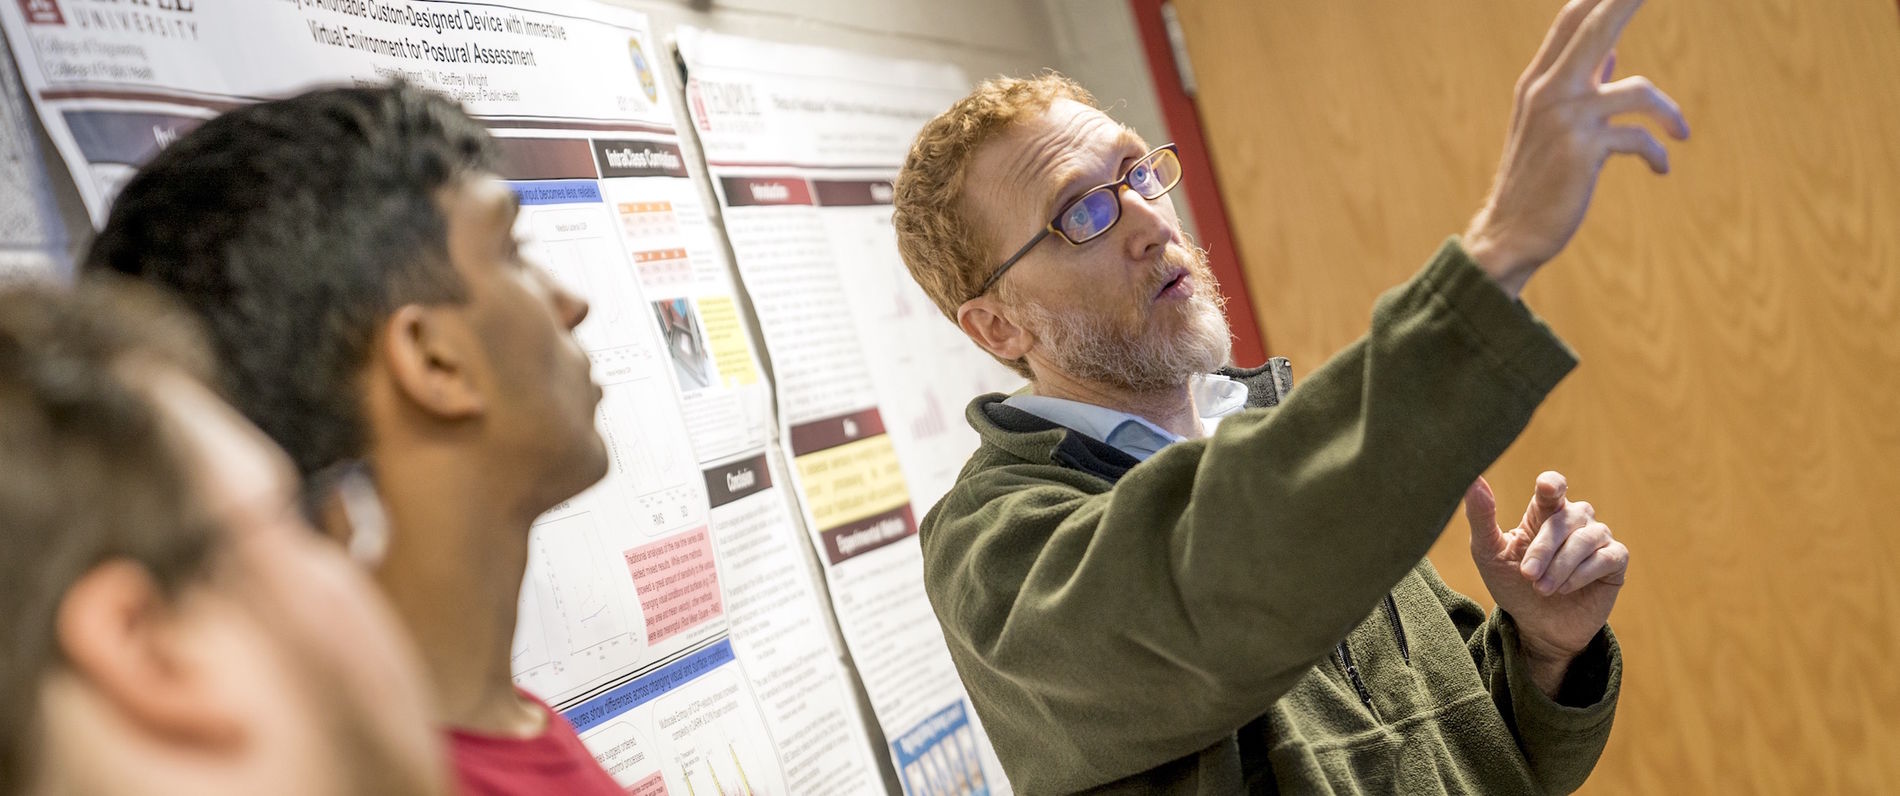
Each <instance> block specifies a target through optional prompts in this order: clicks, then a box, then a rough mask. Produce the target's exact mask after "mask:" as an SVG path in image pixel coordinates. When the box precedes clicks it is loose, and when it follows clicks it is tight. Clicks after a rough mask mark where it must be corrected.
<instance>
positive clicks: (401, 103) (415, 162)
mask: <svg viewBox="0 0 1900 796" xmlns="http://www.w3.org/2000/svg"><path fill="white" fill-rule="evenodd" d="M495 157H496V155H495V144H494V142H493V140H492V139H491V138H490V137H489V136H488V133H487V131H486V130H484V129H482V127H481V126H480V125H479V124H477V123H476V122H475V121H474V120H473V119H471V118H469V116H468V114H467V113H465V112H464V111H463V110H462V108H461V106H460V105H458V104H456V103H455V102H454V101H453V100H450V99H448V98H447V97H444V96H442V95H440V94H436V93H433V92H430V91H425V90H423V89H420V88H416V87H413V86H410V85H407V84H403V83H395V84H392V85H388V86H381V87H359V88H330V89H320V90H317V91H312V92H309V93H307V94H303V95H300V96H297V97H293V98H291V99H286V100H278V101H274V102H264V103H259V104H257V105H250V106H246V107H243V108H239V109H237V110H234V111H231V112H229V113H226V114H224V115H222V116H219V117H217V118H215V119H212V120H211V121H208V122H206V123H205V124H204V125H203V126H201V127H199V128H198V129H196V130H193V131H192V132H191V133H189V134H187V135H185V136H184V137H183V138H180V139H179V140H178V141H177V142H175V143H173V144H172V145H171V146H170V147H167V148H166V149H165V150H164V151H163V152H160V153H159V155H158V156H157V157H156V158H154V159H153V160H152V162H151V163H149V164H148V165H146V166H145V167H144V168H143V169H142V170H140V172H139V174H138V176H136V177H134V178H133V179H132V181H131V182H130V183H129V184H127V185H126V187H125V190H124V191H123V192H121V193H120V194H119V197H118V200H117V203H116V204H115V205H114V206H113V208H112V215H111V217H110V218H109V219H108V220H107V222H106V227H105V229H104V230H103V231H101V232H100V233H99V237H98V238H97V239H96V240H95V241H94V243H93V246H92V250H91V252H90V254H89V255H88V256H87V267H88V268H94V269H99V268H104V269H112V270H115V271H119V272H122V273H126V274H131V275H134V276H138V277H140V278H142V279H145V280H148V281H151V282H155V283H158V284H162V285H164V286H166V287H168V288H171V289H172V290H174V291H176V292H177V293H178V294H180V296H181V297H182V298H183V299H184V301H185V302H186V303H187V304H188V305H189V306H190V307H191V308H192V309H193V310H195V311H197V312H198V313H199V314H200V315H202V316H204V318H205V319H206V322H207V324H208V326H209V328H210V332H211V336H212V340H213V344H214V346H215V347H216V349H217V351H218V354H219V357H220V358H221V359H222V360H223V363H224V371H225V377H226V383H225V385H224V387H225V390H224V392H225V393H226V395H227V396H228V397H229V398H230V399H231V402H232V403H233V404H234V405H236V406H237V408H238V409H239V411H241V412H243V413H244V414H245V415H248V416H249V417H250V419H251V420H252V421H253V422H255V423H257V425H258V426H259V427H260V428H262V429H263V430H264V432H265V433H266V434H268V435H270V436H271V437H272V438H273V439H275V440H276V441H277V443H278V444H279V445H282V446H283V447H284V449H285V450H286V451H287V452H288V453H289V454H290V457H291V459H292V460H293V461H294V462H296V465H297V469H298V471H299V472H300V473H302V474H303V475H304V476H306V477H308V476H309V475H311V474H312V473H315V472H317V471H318V470H321V469H322V468H324V467H326V466H329V465H331V464H334V463H336V462H339V461H342V460H345V459H351V458H356V457H359V456H361V455H362V454H363V453H364V452H365V448H366V446H367V444H368V432H367V429H366V428H365V421H364V418H363V409H362V395H361V390H360V389H359V385H358V377H359V374H360V373H361V371H362V368H363V366H364V364H365V363H366V362H367V361H368V357H369V348H370V343H371V341H372V340H373V339H374V337H375V335H376V331H377V328H378V327H379V326H380V325H381V324H382V323H383V322H384V321H385V320H387V319H388V317H389V315H390V314H391V313H392V312H394V311H395V310H396V309H397V308H399V307H401V306H403V305H405V304H412V303H425V304H426V303H446V302H458V301H461V300H463V299H464V297H465V296H464V286H463V284H462V282H461V280H460V278H459V277H458V276H457V275H456V273H455V270H454V267H453V266H452V265H451V264H450V263H449V260H448V250H447V246H448V243H447V222H446V220H445V219H444V218H443V215H442V211H441V209H440V207H439V205H438V204H437V197H436V193H437V192H438V191H439V190H440V189H441V188H443V187H444V186H446V185H448V184H450V183H451V182H452V181H454V180H457V179H459V178H461V177H463V176H465V175H467V174H470V173H476V172H481V171H492V170H493V167H492V164H493V162H494V160H495Z"/></svg>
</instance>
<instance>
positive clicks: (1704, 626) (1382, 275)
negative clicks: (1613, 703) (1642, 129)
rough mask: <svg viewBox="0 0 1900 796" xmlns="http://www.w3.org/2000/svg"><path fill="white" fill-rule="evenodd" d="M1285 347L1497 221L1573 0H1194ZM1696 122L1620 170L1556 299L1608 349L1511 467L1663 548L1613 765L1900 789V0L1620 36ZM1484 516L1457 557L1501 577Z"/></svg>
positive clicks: (1631, 64)
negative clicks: (1495, 206)
mask: <svg viewBox="0 0 1900 796" xmlns="http://www.w3.org/2000/svg"><path fill="white" fill-rule="evenodd" d="M1176 5H1177V6H1178V9H1179V13H1180V17H1181V20H1182V23H1183V25H1184V28H1185V31H1186V34H1187V42H1188V47H1189V52H1190V55H1191V56H1192V60H1193V63H1194V68H1195V71H1196V74H1197V77H1198V79H1199V82H1200V96H1199V101H1200V107H1201V112H1202V115H1203V117H1204V118H1203V121H1204V123H1205V125H1206V130H1207V137H1208V144H1209V147H1210V149H1211V152H1212V155H1213V159H1214V162H1215V168H1216V170H1217V171H1218V172H1219V180H1220V184H1221V187H1222V191H1223V193H1224V196H1225V199H1226V202H1227V206H1228V209H1229V212H1230V213H1231V214H1232V216H1233V218H1232V221H1233V227H1234V230H1235V232H1236V238H1237V245H1238V247H1239V252H1240V255H1241V258H1242V261H1243V263H1244V268H1245V272H1246V274H1247V277H1248V290H1249V292H1250V294H1251V295H1252V296H1253V300H1254V306H1255V308H1256V310H1257V312H1258V313H1259V317H1260V319H1261V323H1262V325H1263V327H1264V332H1265V336H1266V338H1267V339H1269V340H1271V341H1272V343H1273V347H1274V350H1273V351H1271V352H1270V353H1273V354H1279V355H1285V356H1289V357H1292V359H1293V361H1294V364H1295V368H1296V372H1298V371H1301V370H1305V371H1310V370H1311V369H1312V368H1313V367H1315V366H1317V365H1318V364H1319V363H1320V362H1321V361H1323V360H1324V359H1325V358H1326V357H1327V356H1329V355H1330V354H1331V353H1332V352H1334V351H1337V350H1338V349H1339V348H1340V347H1342V346H1343V345H1345V344H1346V343H1347V342H1349V341H1351V340H1352V339H1353V338H1355V337H1357V336H1358V335H1359V334H1361V333H1362V332H1363V331H1364V329H1365V324H1366V319H1367V311H1368V309H1369V307H1370V305H1371V302H1372V300H1373V298H1374V297H1375V296H1376V295H1377V294H1378V293H1379V292H1380V291H1381V290H1383V289H1384V288H1386V287H1387V286H1390V285H1392V284H1394V283H1396V282H1398V281H1400V280H1402V279H1404V278H1405V277H1406V276H1408V275H1409V274H1410V273H1412V272H1413V271H1414V270H1415V269H1416V268H1417V267H1418V266H1419V265H1420V264H1421V263H1422V262H1423V261H1424V259H1425V258H1426V257H1427V256H1428V255H1429V254H1430V252H1431V251H1432V249H1433V247H1434V246H1436V245H1437V244H1438V242H1439V241H1440V240H1442V239H1443V238H1444V236H1446V235H1448V234H1451V233H1454V232H1457V231H1460V230H1462V229H1463V228H1464V226H1465V223H1466V221H1467V220H1468V218H1469V216H1470V214H1471V213H1472V212H1473V211H1474V210H1475V209H1476V208H1477V206H1478V204H1479V202H1480V200H1481V199H1482V197H1483V194H1484V191H1485V189H1486V188H1487V187H1488V186H1489V183H1490V179H1491V175H1492V173H1493V171H1494V169H1495V166H1496V160H1497V157H1498V154H1499V151H1500V150H1501V148H1502V144H1503V140H1504V125H1505V120H1506V116H1507V113H1508V110H1509V107H1510V94H1511V87H1512V83H1513V81H1514V80H1515V79H1516V76H1517V74H1518V72H1519V71H1520V70H1521V69H1522V68H1523V66H1524V64H1526V63H1527V62H1528V61H1529V60H1530V57H1531V55H1532V54H1533V53H1534V52H1535V50H1536V48H1537V44H1538V42H1539V41H1540V40H1541V38H1542V36H1543V31H1544V29H1545V28H1546V26H1547V25H1548V24H1549V22H1550V20H1551V19H1552V18H1553V17H1554V15H1555V13H1556V10H1557V8H1558V6H1559V5H1560V3H1558V2H1556V0H1537V1H1536V2H1525V1H1524V0H1465V1H1464V2H1457V3H1390V2H1370V1H1369V0H1331V1H1330V2H1257V0H1176ZM1619 54H1620V63H1621V68H1620V69H1619V72H1620V73H1624V74H1628V73H1642V74H1646V75H1649V76H1651V77H1652V78H1653V79H1654V80H1656V82H1657V83H1658V84H1660V85H1661V86H1662V87H1663V88H1664V89H1665V90H1667V91H1669V92H1670V93H1671V94H1672V95H1673V96H1675V97H1676V99H1677V100H1679V101H1680V102H1681V104H1682V105H1683V107H1684V109H1685V111H1686V113H1687V114H1688V117H1689V120H1690V124H1691V126H1692V128H1693V130H1694V139H1693V140H1691V141H1690V142H1688V143H1687V144H1682V145H1675V144H1672V145H1671V150H1672V151H1671V157H1672V160H1673V165H1674V168H1675V173H1674V174H1673V175H1671V176H1669V177H1667V178H1661V179H1658V178H1655V177H1653V176H1651V175H1650V174H1649V173H1648V171H1647V170H1646V169H1645V168H1644V167H1643V166H1642V165H1641V164H1640V163H1639V162H1637V161H1633V160H1631V161H1625V162H1617V163H1613V164H1612V165H1611V166H1610V167H1609V168H1608V169H1607V170H1606V172H1605V175H1604V177H1603V181H1602V184H1601V186H1600V188H1599V190H1598V193H1597V198H1596V203H1595V206H1594V208H1593V209H1592V211H1591V215H1590V218H1589V220H1588V221H1587V222H1586V223H1585V226H1584V230H1583V232H1582V234H1581V235H1580V236H1579V237H1578V238H1577V240H1576V241H1575V242H1574V244H1573V245H1572V246H1571V247H1570V249H1569V250H1568V251H1567V252H1566V253H1565V254H1564V255H1562V256H1561V257H1560V258H1559V259H1558V260H1556V261H1555V262H1553V263H1551V264H1550V266H1549V267H1548V268H1547V269H1546V270H1545V271H1544V272H1543V273H1542V274H1540V275H1539V276H1538V277H1537V279H1536V280H1535V281H1534V282H1533V283H1532V285H1531V287H1530V289H1529V290H1528V291H1527V294H1526V300H1527V301H1528V302H1529V304H1530V305H1531V306H1532V307H1533V308H1535V309H1536V310H1537V311H1538V312H1539V313H1541V314H1542V315H1543V316H1544V317H1545V318H1547V319H1549V320H1550V322H1551V323H1552V324H1553V325H1554V326H1555V328H1556V329H1557V330H1558V332H1559V333H1560V334H1561V335H1563V336H1564V338H1565V339H1566V340H1568V341H1569V342H1570V343H1571V344H1572V345H1574V346H1575V347H1576V348H1577V349H1578V351H1579V352H1581V353H1582V355H1583V358H1584V364H1583V366H1582V368H1581V369H1579V371H1578V372H1577V373H1575V374H1574V375H1573V376H1572V377H1571V378H1570V380H1569V381H1567V382H1566V383H1565V384H1564V385H1563V386H1562V387H1560V388H1559V389H1558V391H1557V392H1556V394H1555V395H1553V396H1552V398H1551V400H1550V401H1549V402H1548V403H1547V404H1546V405H1545V407H1544V408H1543V410H1542V411H1541V412H1540V414H1539V415H1538V417H1537V419H1536V421H1535V422H1534V423H1533V425H1532V427H1531V428H1530V430H1529V431H1528V432H1527V433H1526V434H1525V435H1524V437H1523V439H1522V440H1520V441H1519V442H1518V444H1517V445H1516V446H1515V447H1513V448H1512V449H1511V450H1510V452H1509V453H1507V454H1506V455H1505V457H1504V458H1503V459H1502V460H1501V461H1500V462H1499V463H1498V464H1497V465H1496V466H1495V467H1494V468H1493V469H1492V471H1491V473H1490V477H1491V480H1492V483H1493V485H1494V486H1495V487H1496V488H1497V489H1498V492H1499V496H1500V502H1501V503H1503V504H1504V505H1505V507H1506V508H1505V510H1506V511H1512V512H1515V511H1516V509H1515V506H1516V505H1518V503H1519V501H1522V500H1526V499H1527V498H1528V488H1529V485H1530V484H1531V482H1532V479H1533V478H1534V476H1535V474H1536V473H1537V472H1538V471H1539V470H1542V469H1546V468H1556V469H1561V470H1563V471H1565V472H1566V473H1567V474H1568V475H1569V476H1570V479H1571V484H1572V485H1573V493H1574V495H1575V496H1577V497H1580V498H1583V499H1587V500H1590V501H1592V502H1594V503H1595V504H1596V505H1597V506H1598V507H1599V508H1600V510H1601V515H1602V517H1603V519H1604V520H1605V521H1607V522H1609V523H1610V524H1611V526H1612V527H1613V528H1614V529H1615V530H1616V533H1617V535H1618V536H1619V538H1622V539H1624V540H1625V541H1626V542H1627V543H1628V544H1629V545H1630V548H1631V550H1632V555H1633V565H1632V569H1631V577H1630V584H1629V586H1627V587H1626V588H1625V590H1624V593H1623V596H1622V599H1621V602H1620V603H1619V605H1618V607H1617V611H1616V614H1615V616H1614V617H1613V620H1612V622H1613V625H1614V626H1615V627H1616V629H1617V632H1618V634H1619V636H1620V637H1621V638H1622V640H1623V642H1624V644H1625V651H1626V661H1627V665H1628V670H1627V676H1626V681H1625V688H1626V690H1625V692H1624V697H1623V703H1622V707H1621V710H1620V712H1619V714H1618V718H1617V725H1616V730H1615V733H1614V736H1613V738H1612V741H1611V744H1610V748H1609V750H1608V752H1607V753H1606V754H1605V757H1604V759H1603V761H1602V763H1601V764H1600V766H1599V767H1598V769H1597V773H1596V775H1595V776H1594V778H1593V779H1592V780H1591V782H1590V784H1589V785H1587V786H1586V788H1585V792H1586V793H1599V794H1621V793H1658V794H1660V793H1671V794H1673V793H1722V794H1731V793H1764V794H1781V793H1894V792H1900V576H1896V574H1895V572H1896V570H1897V569H1900V502H1897V501H1900V14H1897V13H1896V8H1895V4H1894V3H1893V2H1890V0H1757V2H1750V3H1740V4H1738V3H1734V2H1732V1H1731V0H1655V1H1654V2H1651V3H1649V4H1648V6H1647V7H1645V8H1644V9H1643V11H1642V12H1641V13H1639V14H1638V16H1637V17H1636V20H1635V22H1634V23H1633V24H1632V25H1631V27H1630V28H1629V30H1628V31H1627V32H1626V34H1625V36H1624V38H1623V45H1622V47H1621V48H1620V50H1619ZM1465 540H1466V535H1465V530H1464V526H1463V520H1462V517H1460V518H1459V519H1458V520H1457V521H1456V522H1455V523H1454V525H1453V527H1451V528H1450V529H1448V533H1447V534H1446V535H1445V537H1444V538H1443V539H1441V541H1440V543H1439V545H1438V547H1437V548H1436V549H1435V550H1434V552H1433V556H1432V557H1433V560H1434V561H1436V562H1437V563H1438V565H1439V567H1440V568H1441V569H1442V570H1444V571H1445V573H1446V577H1447V578H1448V579H1449V580H1451V581H1452V583H1453V585H1454V586H1457V587H1458V588H1460V589H1461V590H1462V591H1465V592H1466V593H1469V594H1472V595H1473V596H1476V597H1478V598H1479V599H1481V600H1488V597H1487V596H1486V595H1485V594H1484V591H1483V588H1482V586H1481V584H1480V583H1479V581H1478V579H1477V577H1476V574H1475V572H1474V571H1473V569H1472V566H1471V563H1470V559H1469V557H1468V555H1467V554H1466V552H1465Z"/></svg>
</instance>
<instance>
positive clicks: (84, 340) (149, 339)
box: [0, 282, 215, 793]
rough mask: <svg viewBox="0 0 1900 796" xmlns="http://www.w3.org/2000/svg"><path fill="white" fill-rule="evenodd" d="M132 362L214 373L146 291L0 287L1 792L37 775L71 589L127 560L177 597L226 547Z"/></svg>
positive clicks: (168, 311) (194, 342)
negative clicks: (43, 709) (58, 621)
mask: <svg viewBox="0 0 1900 796" xmlns="http://www.w3.org/2000/svg"><path fill="white" fill-rule="evenodd" d="M134 359H147V360H151V361H155V362H159V363H164V364H168V365H171V366H174V367H180V368H183V369H184V371H185V372H186V373H187V374H188V375H191V376H193V377H195V378H199V379H200V380H202V379H203V378H204V377H205V376H206V375H208V373H209V369H208V365H209V363H210V356H209V354H208V353H207V352H206V351H205V349H204V346H203V343H202V341H201V339H200V337H199V335H198V333H197V329H196V328H195V327H193V326H192V325H191V320H190V318H189V317H187V316H185V315H184V314H183V313H180V312H177V311H176V310H175V308H170V307H167V306H166V305H165V304H164V303H163V301H162V300H161V299H160V298H159V297H157V296H156V295H155V294H154V293H153V291H151V290H149V289H145V288H139V287H138V286H136V285H130V286H127V285H119V286H109V285H105V284H102V283H97V282H89V283H82V285H81V286H80V288H79V289H78V290H76V291H74V292H70V293H68V292H65V291H62V290H59V289H56V288H54V287H51V286H23V287H13V288H10V289H5V290H0V645H4V649H3V650H0V716H4V717H6V718H5V720H4V721H0V793H17V792H20V791H21V790H22V789H24V788H25V787H27V785H28V783H29V782H31V781H32V777H33V776H34V771H33V769H34V767H35V761H36V758H37V755H38V748H37V744H38V742H39V740H38V733H39V721H38V717H37V715H36V714H37V713H38V707H39V697H40V683H41V680H42V677H43V676H44V674H45V673H46V672H47V671H48V670H49V669H50V668H51V667H52V666H53V665H55V664H56V663H57V662H58V659H59V651H58V650H59V648H58V643H57V640H56V639H55V636H54V632H55V631H54V622H55V616H56V615H57V613H58V610H59V605H60V600H61V598H62V597H63V596H64V595H65V593H66V591H67V589H69V588H71V587H72V585H73V584H74V583H75V582H77V581H78V580H79V579H80V578H81V577H82V576H84V575H85V574H86V573H87V572H88V571H90V570H91V569H92V568H93V567H95V566H97V565H99V564H100V563H102V562H105V561H108V560H114V559H126V560H130V561H133V562H135V563H137V564H139V565H140V566H142V567H144V568H145V570H146V571H147V572H149V573H150V574H151V576H152V577H153V579H154V580H156V581H157V582H158V584H159V586H160V587H161V588H163V589H165V590H166V591H167V593H176V591H177V590H178V588H179V587H180V586H181V585H183V584H185V583H187V582H188V581H190V580H191V579H192V578H194V577H196V576H198V575H200V574H202V573H203V572H204V570H205V568H206V567H205V564H206V561H207V560H208V558H209V556H210V553H211V551H212V550H213V549H214V539H215V537H214V535H213V533H214V532H213V530H212V527H211V524H210V523H209V521H208V520H206V519H205V517H204V515H203V513H202V511H201V506H200V504H199V501H198V500H197V499H196V498H195V497H194V496H195V495H197V494H199V493H198V492H197V491H196V489H195V488H194V486H193V484H192V483H191V474H190V471H189V469H188V467H187V465H186V464H185V463H184V462H185V459H184V458H183V457H182V456H181V454H180V452H179V450H178V449H177V448H176V446H175V445H174V444H173V442H172V440H173V439H174V438H175V437H174V435H173V433H172V432H169V431H167V427H166V425H165V424H164V423H162V422H161V421H160V418H159V414H158V411H157V410H156V409H155V408H154V406H153V405H152V402H151V398H150V396H149V394H147V393H146V392H144V391H143V390H141V389H140V388H138V387H137V386H135V385H132V384H129V383H128V382H127V381H126V379H125V377H124V373H125V367H124V366H125V364H126V362H127V361H128V360H134Z"/></svg>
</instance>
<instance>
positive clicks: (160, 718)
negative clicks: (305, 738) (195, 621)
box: [54, 559, 245, 749]
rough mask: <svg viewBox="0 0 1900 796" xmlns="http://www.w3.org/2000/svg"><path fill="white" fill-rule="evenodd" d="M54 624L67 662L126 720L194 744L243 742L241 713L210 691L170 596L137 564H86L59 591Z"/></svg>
mask: <svg viewBox="0 0 1900 796" xmlns="http://www.w3.org/2000/svg"><path fill="white" fill-rule="evenodd" d="M54 623H55V624H54V634H55V636H56V637H57V639H58V643H59V649H60V652H61V654H63V655H64V656H65V659H66V662H67V665H68V666H69V667H70V668H71V669H72V670H73V672H74V674H75V675H76V676H77V677H78V679H80V680H81V681H83V682H84V683H86V684H87V686H89V687H90V688H91V689H92V690H94V691H96V692H97V693H98V694H99V695H100V696H101V699H102V700H103V701H104V702H106V703H107V704H110V705H112V706H113V707H115V708H117V709H118V710H119V711H120V712H121V713H123V714H124V715H125V717H126V718H127V720H128V721H130V722H131V723H133V724H135V725H137V726H139V727H141V728H143V729H145V730H146V731H148V732H152V733H154V734H157V735H159V736H161V737H163V738H166V739H167V740H169V741H172V742H176V743H186V744H190V745H192V746H195V747H198V748H201V749H230V748H232V747H235V746H239V745H241V744H242V743H243V741H244V735H245V731H244V721H243V716H242V715H240V713H239V711H238V710H237V709H236V707H237V706H233V705H229V704H228V703H227V701H226V700H223V699H220V698H218V697H217V695H216V691H217V689H218V685H217V683H218V679H219V673H218V672H215V671H211V670H209V669H207V668H205V666H204V662H205V660H206V659H205V657H204V656H202V655H194V654H192V652H191V649H190V647H191V646H192V639H191V637H190V633H189V631H188V630H187V628H186V627H185V626H184V623H183V622H181V620H180V614H179V606H178V603H177V602H176V601H175V600H168V599H166V596H165V595H164V594H163V593H161V591H160V590H159V587H158V583H157V581H154V580H153V579H152V576H151V574H150V573H148V572H146V571H145V568H144V567H142V566H139V565H138V564H135V563H132V562H130V561H126V560H123V559H119V560H113V561H107V562H105V563H103V564H100V565H98V566H95V567H93V568H92V570H91V571H89V572H87V573H86V574H85V575H83V576H81V577H80V579H79V581H78V582H76V583H74V584H73V586H72V588H70V589H67V590H66V594H65V596H64V597H62V598H61V599H60V603H59V611H58V613H57V615H56V617H55V619H54Z"/></svg>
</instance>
